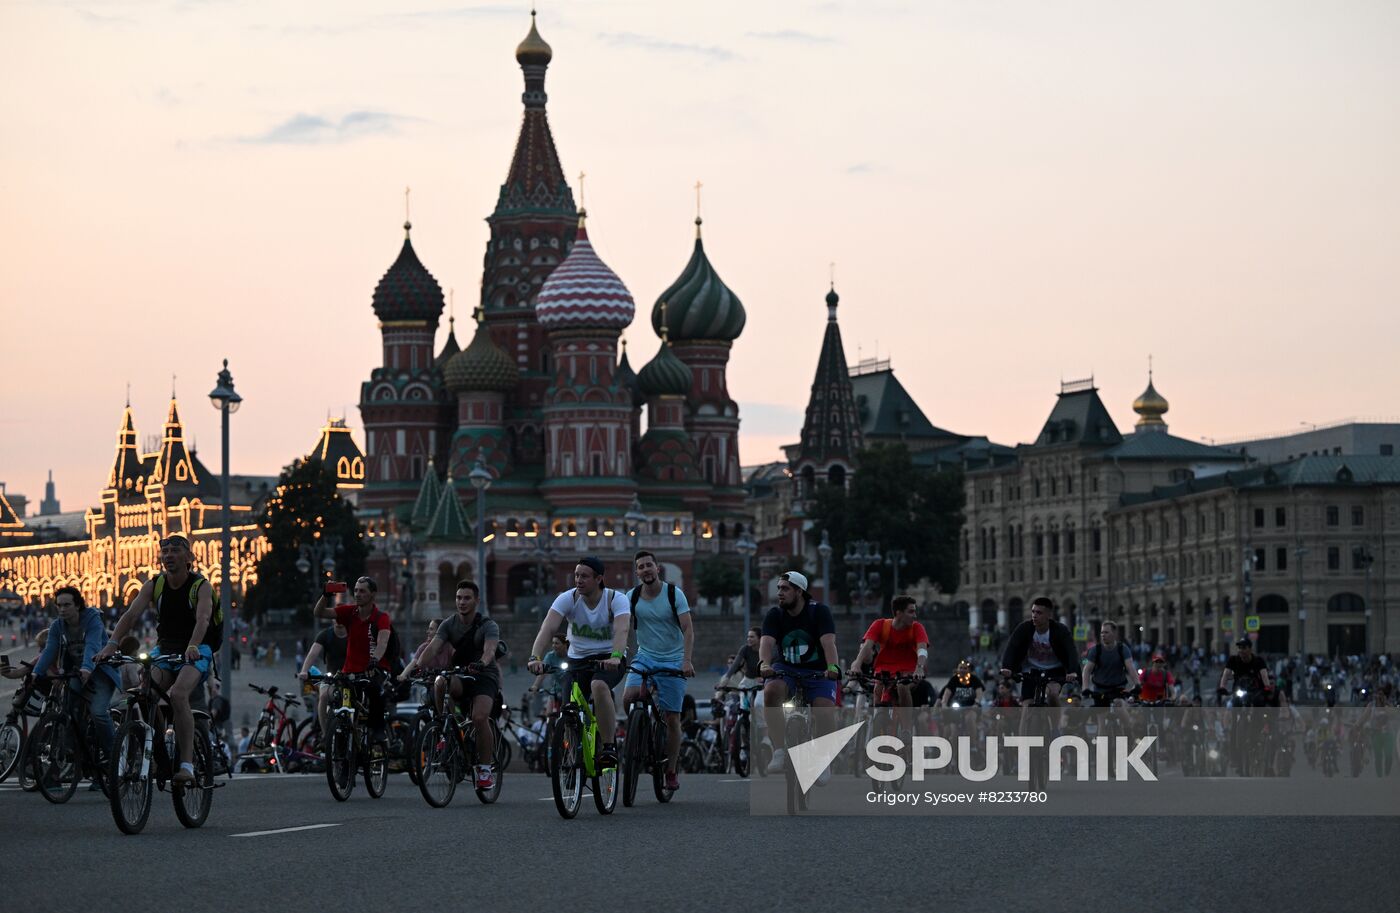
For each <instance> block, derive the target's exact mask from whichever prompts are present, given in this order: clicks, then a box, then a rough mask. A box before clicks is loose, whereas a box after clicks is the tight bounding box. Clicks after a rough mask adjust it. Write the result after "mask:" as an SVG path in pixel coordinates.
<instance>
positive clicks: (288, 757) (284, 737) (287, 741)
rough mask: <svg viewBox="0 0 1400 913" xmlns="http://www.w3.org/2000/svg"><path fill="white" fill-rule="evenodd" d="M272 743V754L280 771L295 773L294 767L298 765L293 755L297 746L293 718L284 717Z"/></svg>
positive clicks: (295, 726)
mask: <svg viewBox="0 0 1400 913" xmlns="http://www.w3.org/2000/svg"><path fill="white" fill-rule="evenodd" d="M273 745H274V747H273V751H272V756H273V757H274V758H276V759H277V763H276V765H275V766H276V767H277V769H278V770H280V771H281V772H282V773H295V770H294V768H296V767H299V764H298V762H297V761H296V760H295V757H294V756H295V755H296V748H297V725H296V723H295V722H294V721H293V720H290V719H284V720H283V721H282V722H281V723H280V724H279V725H278V727H277V736H276V738H275V739H274V740H273Z"/></svg>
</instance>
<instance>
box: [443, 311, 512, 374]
mask: <svg viewBox="0 0 1400 913" xmlns="http://www.w3.org/2000/svg"><path fill="white" fill-rule="evenodd" d="M476 313H477V325H476V335H475V336H473V337H472V341H471V344H470V345H468V346H467V347H466V348H465V349H463V350H462V351H460V352H458V353H457V354H456V355H453V356H452V357H451V358H450V359H448V361H447V366H446V367H445V368H443V372H442V374H443V382H444V383H446V384H447V389H449V390H451V391H452V392H453V393H464V392H468V391H478V392H484V393H509V392H510V391H511V390H514V389H515V388H516V386H517V385H518V384H519V383H520V367H519V366H518V365H517V364H516V363H515V359H513V358H511V357H510V356H509V355H507V354H506V353H505V352H504V351H503V350H502V349H501V347H500V346H498V345H496V341H495V340H494V339H492V338H491V331H490V330H489V329H487V327H486V323H485V322H484V321H482V320H481V308H477V311H476Z"/></svg>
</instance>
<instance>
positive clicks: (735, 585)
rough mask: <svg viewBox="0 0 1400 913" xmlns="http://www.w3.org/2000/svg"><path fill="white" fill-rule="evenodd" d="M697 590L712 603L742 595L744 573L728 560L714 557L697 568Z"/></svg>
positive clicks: (707, 559) (717, 556) (702, 562)
mask: <svg viewBox="0 0 1400 913" xmlns="http://www.w3.org/2000/svg"><path fill="white" fill-rule="evenodd" d="M695 589H696V591H697V592H698V593H699V594H700V595H701V596H703V597H704V598H706V599H708V600H710V601H714V600H716V599H728V598H730V597H731V596H739V595H742V594H743V592H744V572H743V571H742V570H741V569H740V568H739V567H738V566H737V565H735V564H734V563H732V562H731V561H729V560H728V559H726V558H722V557H720V556H719V555H713V556H711V557H709V558H706V559H705V560H704V561H701V562H700V563H699V564H697V565H696V566H695Z"/></svg>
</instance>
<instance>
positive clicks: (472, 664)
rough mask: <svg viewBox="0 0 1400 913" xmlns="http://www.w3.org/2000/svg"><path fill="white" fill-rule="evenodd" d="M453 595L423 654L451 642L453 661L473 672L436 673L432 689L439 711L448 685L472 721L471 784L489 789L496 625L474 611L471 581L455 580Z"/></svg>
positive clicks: (497, 695)
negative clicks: (449, 612)
mask: <svg viewBox="0 0 1400 913" xmlns="http://www.w3.org/2000/svg"><path fill="white" fill-rule="evenodd" d="M455 598H456V606H457V612H456V614H454V615H450V616H448V617H447V618H445V619H443V621H442V623H441V624H439V625H438V627H437V631H436V633H434V634H433V642H432V645H431V646H429V647H428V650H427V654H428V655H429V656H432V655H435V654H436V653H437V652H438V651H439V650H440V649H441V648H442V645H443V644H450V645H451V646H452V651H453V652H452V665H453V666H465V667H466V668H467V671H468V672H470V673H471V676H472V677H471V678H470V679H468V678H465V677H464V676H461V675H450V676H439V677H438V680H437V683H436V684H435V685H434V687H433V693H434V694H435V695H436V696H437V700H438V710H439V712H446V710H445V708H444V707H443V704H444V700H443V691H444V690H447V691H450V693H451V694H452V699H453V700H454V701H456V702H457V704H459V705H460V706H462V707H464V708H467V710H468V712H469V713H470V714H471V718H472V725H473V726H475V727H476V788H477V789H491V788H493V787H494V786H495V785H496V770H495V767H494V766H493V765H492V759H493V758H495V756H496V755H495V750H496V745H495V738H494V736H493V734H492V732H491V712H492V711H493V710H495V709H496V706H497V705H498V704H499V703H500V702H501V672H500V669H499V668H498V667H497V666H496V644H497V643H499V642H500V639H501V629H500V627H499V626H497V624H496V622H495V621H493V620H492V619H490V618H487V617H485V616H484V615H482V614H481V613H480V612H478V611H477V606H478V603H479V601H480V599H481V589H480V588H479V587H478V586H477V585H476V583H475V582H474V581H471V580H463V581H460V582H459V583H458V584H457V594H456V597H455ZM418 662H419V658H418V657H416V656H415V657H414V658H413V659H412V660H411V661H410V662H409V664H408V665H407V666H405V667H404V670H403V672H401V673H399V681H406V680H407V679H408V677H409V676H410V675H412V674H413V672H414V670H416V669H417V668H418ZM447 678H450V679H451V680H452V681H451V683H450V684H449V683H447V682H445V681H444V679H447Z"/></svg>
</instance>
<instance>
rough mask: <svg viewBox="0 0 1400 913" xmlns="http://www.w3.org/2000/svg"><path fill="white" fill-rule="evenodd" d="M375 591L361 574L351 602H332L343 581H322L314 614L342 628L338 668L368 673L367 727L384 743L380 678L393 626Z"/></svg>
mask: <svg viewBox="0 0 1400 913" xmlns="http://www.w3.org/2000/svg"><path fill="white" fill-rule="evenodd" d="M333 587H334V588H335V589H333ZM378 591H379V587H378V585H377V584H375V582H374V580H373V579H371V578H369V577H361V578H360V579H359V580H356V581H355V589H354V596H355V601H354V602H353V603H349V602H347V603H342V604H340V605H333V604H332V603H331V601H330V600H331V599H333V598H334V596H335V593H337V592H344V584H338V585H337V584H326V592H324V593H322V594H321V598H320V599H318V600H316V609H315V614H316V617H317V618H324V619H327V620H330V619H334V620H335V621H336V622H337V623H339V624H341V625H343V626H344V627H345V634H346V636H345V662H344V663H342V664H341V667H340V671H341V672H344V673H346V674H348V675H361V674H365V673H368V674H369V676H370V681H369V686H368V688H367V689H366V694H365V696H366V701H365V703H366V705H367V707H368V709H369V720H368V723H369V730H370V734H371V738H373V740H374V741H375V742H384V741H385V740H386V735H385V732H384V687H383V677H384V673H385V672H387V671H388V669H389V633H390V629H391V628H392V627H393V625H392V623H391V622H390V621H389V614H388V613H387V612H382V611H380V609H379V606H378V605H376V604H375V602H374V597H375V594H376V593H377V592H378ZM322 731H324V730H322Z"/></svg>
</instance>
